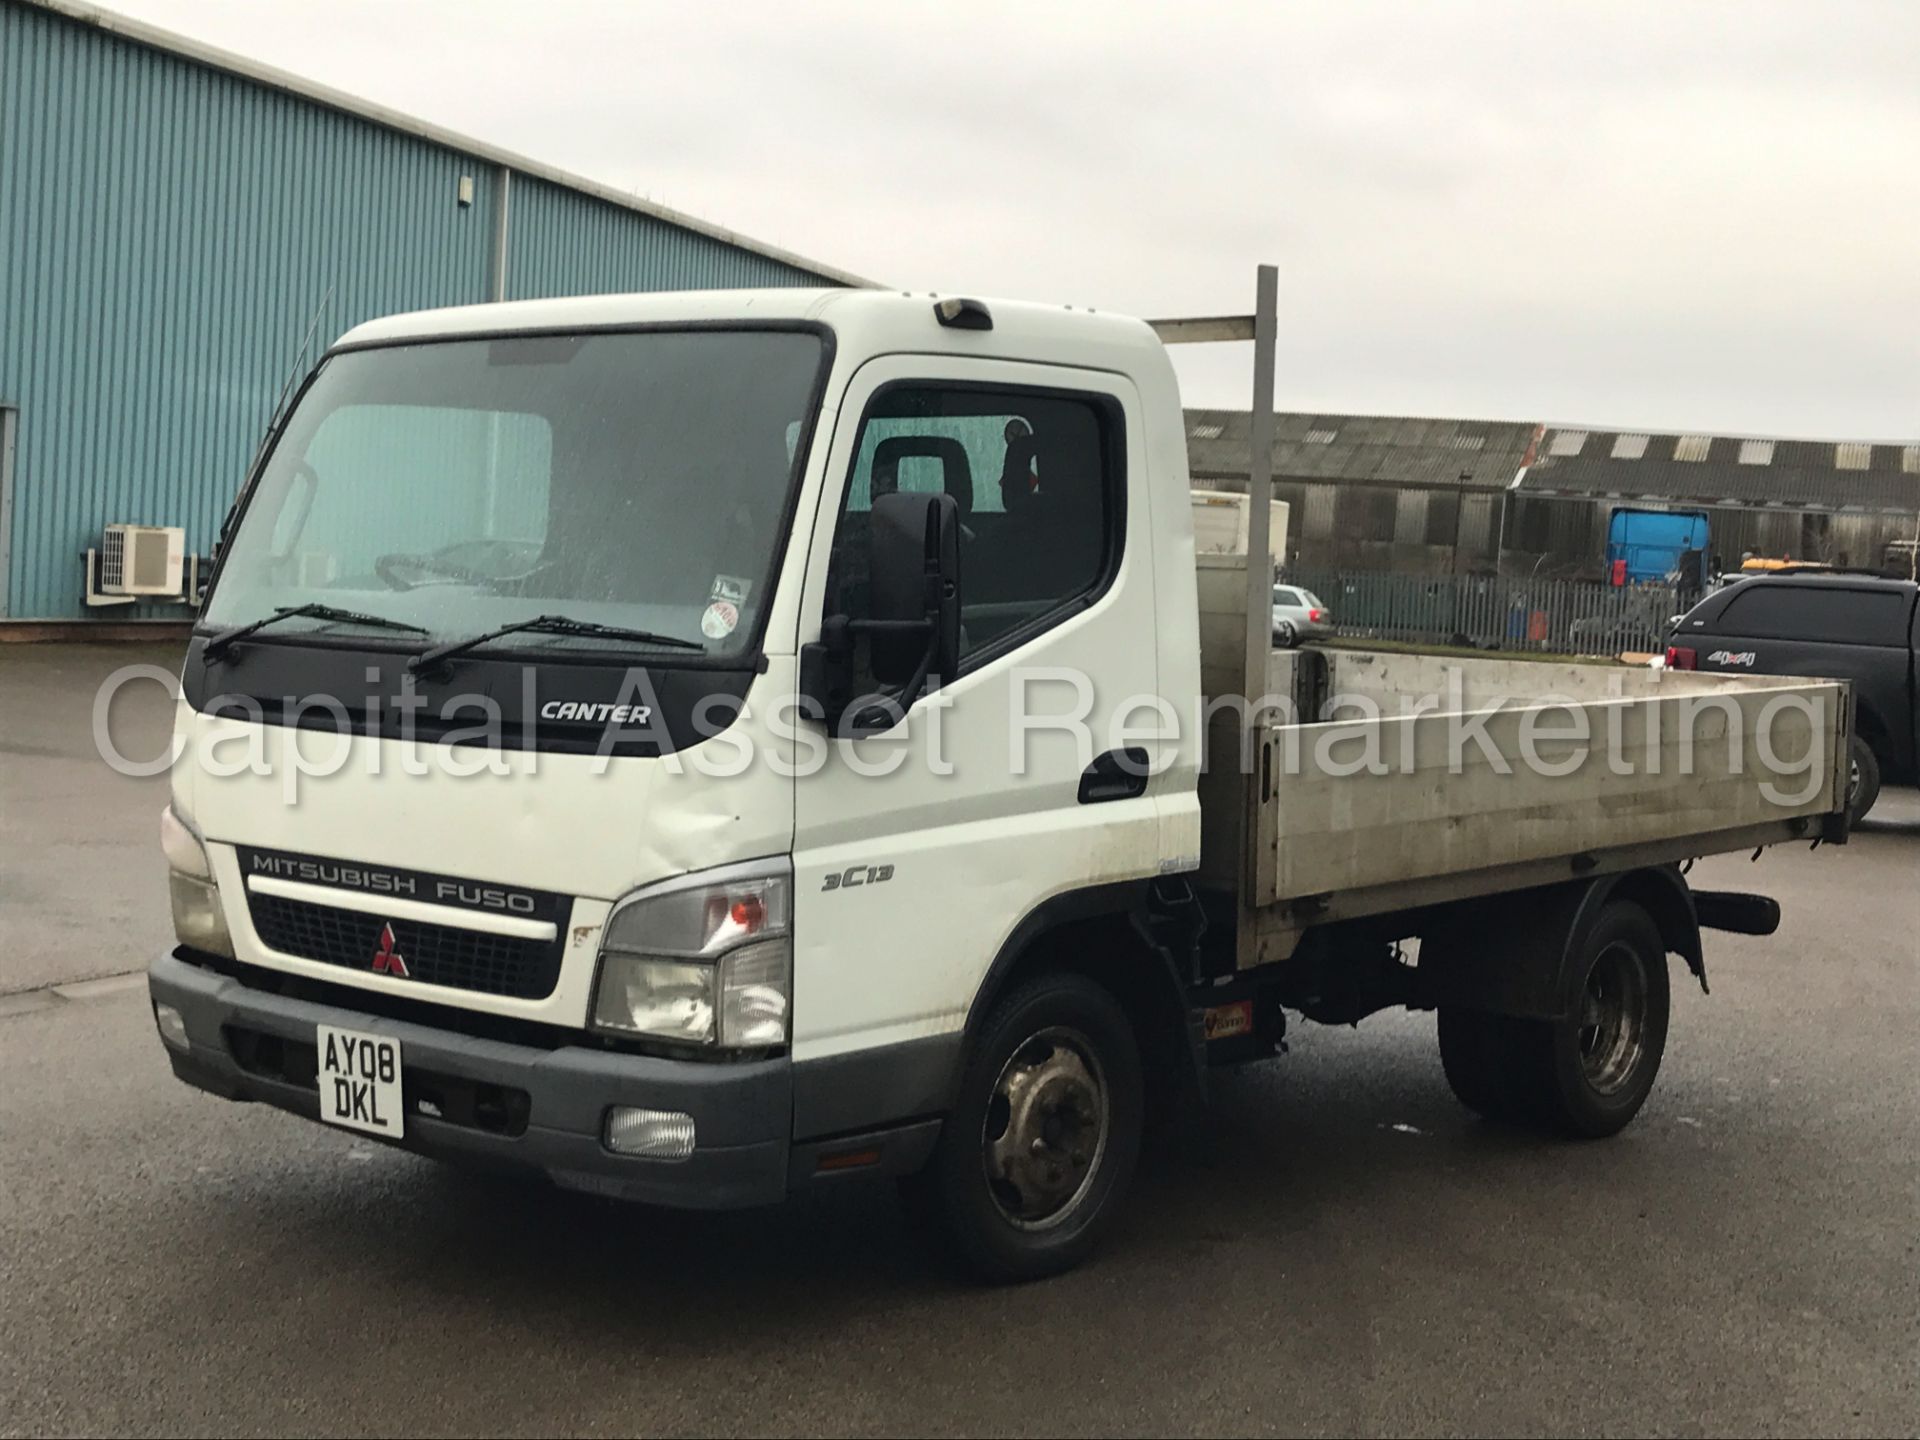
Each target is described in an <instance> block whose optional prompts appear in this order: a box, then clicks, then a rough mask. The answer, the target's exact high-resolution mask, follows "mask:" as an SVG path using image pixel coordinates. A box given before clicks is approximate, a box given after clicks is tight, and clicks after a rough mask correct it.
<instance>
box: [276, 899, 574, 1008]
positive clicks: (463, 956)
mask: <svg viewBox="0 0 1920 1440" xmlns="http://www.w3.org/2000/svg"><path fill="white" fill-rule="evenodd" d="M247 904H248V907H249V908H250V909H251V911H252V913H253V928H254V929H255V930H256V931H258V932H259V935H260V939H261V942H262V943H263V944H265V945H266V946H267V948H268V949H270V950H277V951H279V952H280V953H281V954H282V955H297V956H299V957H300V958H301V959H303V960H317V961H319V962H320V963H321V964H323V965H339V966H342V967H344V968H346V969H349V970H363V971H364V970H371V969H372V968H373V957H374V954H375V952H376V951H378V950H379V948H380V932H381V930H382V929H383V928H384V927H385V926H387V925H389V924H391V925H392V926H393V942H394V943H393V948H394V950H395V951H397V952H398V953H399V954H400V955H401V956H402V957H403V958H404V959H405V961H406V967H407V975H408V978H409V979H411V980H412V981H413V982H414V983H415V984H419V985H444V986H447V987H449V988H452V989H456V990H474V991H478V992H479V993H480V994H483V995H505V996H510V997H511V998H513V999H515V1000H544V999H545V998H546V997H547V996H549V995H551V994H552V993H553V987H554V986H555V985H557V984H558V983H559V981H560V955H561V947H560V942H559V940H558V939H554V940H523V939H519V938H517V937H514V936H510V935H489V934H487V933H485V932H484V931H480V930H464V929H461V928H459V927H457V926H452V925H431V924H425V923H422V922H418V921H413V920H392V921H389V920H385V919H383V918H382V917H380V916H378V915H367V914H363V913H361V912H359V911H355V910H341V909H338V908H336V907H335V906H332V905H314V904H310V903H308V902H307V901H304V900H288V899H284V898H282V897H281V896H278V895H261V894H256V893H249V894H248V896H247Z"/></svg>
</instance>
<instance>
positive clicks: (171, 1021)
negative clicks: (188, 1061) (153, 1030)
mask: <svg viewBox="0 0 1920 1440" xmlns="http://www.w3.org/2000/svg"><path fill="white" fill-rule="evenodd" d="M153 1023H154V1024H155V1025H158V1026H159V1027H160V1038H161V1039H162V1040H164V1041H166V1042H167V1044H169V1045H171V1046H172V1047H173V1048H174V1049H176V1050H190V1049H192V1048H193V1047H192V1046H191V1045H189V1044H188V1043H187V1017H186V1016H184V1015H182V1014H181V1013H180V1012H179V1011H178V1010H176V1009H174V1008H173V1006H171V1005H156V1006H154V1007H153Z"/></svg>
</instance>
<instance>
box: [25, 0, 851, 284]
mask: <svg viewBox="0 0 1920 1440" xmlns="http://www.w3.org/2000/svg"><path fill="white" fill-rule="evenodd" d="M28 3H30V4H32V5H35V6H38V7H39V8H40V9H42V10H47V11H50V12H52V13H53V14H56V15H63V16H65V17H66V18H67V19H69V20H75V21H78V22H79V23H81V24H83V25H91V26H94V27H95V28H96V29H99V30H103V31H106V32H107V33H109V34H112V35H117V36H119V37H120V38H121V39H123V40H130V41H132V42H133V43H135V44H138V45H145V46H147V47H149V48H150V49H154V50H162V51H165V52H167V53H168V54H171V55H176V56H178V57H180V58H181V59H183V60H188V61H191V62H192V63H194V64H196V65H204V66H206V67H208V68H209V69H213V70H221V71H225V72H226V73H228V74H230V75H236V76H239V77H240V78H242V79H244V80H248V81H251V82H252V83H254V84H256V85H263V86H266V87H267V88H269V89H273V90H279V91H282V92H284V93H285V94H288V95H293V96H296V97H298V98H300V99H302V100H307V101H311V102H312V103H313V104H316V105H324V106H326V107H327V108H328V109H330V110H337V111H340V112H342V113H344V114H347V115H352V116H355V117H357V118H359V119H362V120H365V121H367V122H369V123H370V124H374V125H379V126H383V127H384V128H386V129H389V130H396V131H399V132H401V133H402V134H406V135H411V136H414V137H416V138H418V139H421V140H426V141H428V142H430V143H432V144H435V145H441V146H444V147H445V148H447V149H449V150H454V151H458V152H459V153H460V154H462V155H470V156H472V157H473V158H474V159H476V160H479V161H483V162H485V163H487V164H490V165H500V166H504V167H506V168H507V169H509V170H511V171H513V172H514V173H515V174H518V175H528V176H532V177H533V178H535V179H539V180H545V181H547V182H548V183H550V184H553V185H558V186H561V187H562V188H564V189H567V190H572V191H575V192H577V193H579V194H582V195H588V196H591V197H593V198H594V199H596V200H602V201H605V202H606V203H607V204H609V205H617V206H619V207H620V208H622V209H624V210H632V211H635V212H637V213H639V214H641V215H646V216H649V217H651V218H653V219H655V220H660V221H664V222H665V223H667V224H669V225H675V226H678V227H679V228H680V229H683V230H689V231H692V232H693V233H695V234H698V235H705V236H707V237H708V238H710V239H713V240H718V241H720V242H721V243H723V244H726V245H731V246H733V247H735V248H736V249H740V250H745V251H748V252H749V253H751V254H755V255H760V256H763V257H765V258H766V259H769V260H776V261H778V262H780V263H781V264H783V265H791V266H793V267H795V268H796V269H800V270H805V271H808V272H810V273H812V274H814V275H818V276H819V277H820V278H821V279H823V280H829V281H833V282H835V283H838V284H841V285H858V286H869V285H872V284H874V282H873V281H871V280H867V279H864V278H862V277H861V276H858V275H854V274H851V273H849V272H848V271H845V270H841V269H839V268H838V267H837V266H833V265H823V264H821V263H820V262H819V261H817V260H809V259H807V258H806V257H805V256H804V255H796V254H794V253H793V252H792V251H790V250H783V249H781V248H780V247H779V246H777V245H769V244H766V243H765V242H764V241H760V240H755V239H752V238H751V237H749V236H746V235H742V234H739V233H738V232H737V231H733V230H728V229H726V228H725V227H723V226H720V225H715V224H712V223H711V222H709V221H706V220H701V219H698V218H696V217H694V216H692V215H687V214H684V213H682V212H681V211H678V210H674V209H671V208H669V207H668V206H665V205H656V204H654V203H653V202H652V201H650V200H642V199H641V198H640V197H639V196H637V195H630V194H628V193H627V192H625V191H623V190H616V189H614V188H613V187H612V186H610V185H602V184H600V183H599V182H598V181H595V180H589V179H587V178H586V177H585V176H583V175H576V174H573V173H572V172H571V171H567V170H562V169H560V168H559V167H558V166H555V165H548V164H546V163H544V162H542V161H539V160H534V159H531V158H529V157H527V156H525V155H519V154H516V153H514V152H513V151H511V150H504V149H502V148H501V147H499V146H498V145H489V144H488V143H486V142H485V141H483V140H476V139H474V138H473V137H472V136H470V135H462V134H459V133H457V132H456V131H452V130H447V129H443V128H442V127H440V126H438V125H432V124H429V123H428V122H427V121H425V120H420V119H416V118H415V117H414V116H411V115H406V114H403V113H401V112H400V111H398V110H390V109H388V108H387V107H386V106H384V105H377V104H375V103H374V102H373V101H371V100H363V99H361V98H360V97H359V96H357V95H350V94H348V93H347V92H345V91H344V90H335V89H334V88H333V87H331V86H329V85H321V84H319V83H317V82H316V81H313V80H308V79H306V78H304V77H303V76H299V75H295V74H292V73H290V72H289V71H286V70H280V69H276V68H275V67H274V66H271V65H265V64H262V63H261V62H260V61H258V60H252V59H249V58H248V57H246V56H244V55H239V54H236V53H234V52H233V51H231V50H222V49H220V48H219V47H217V46H214V45H207V44H204V43H202V42H201V41H198V40H194V39H191V38H189V37H188V36H185V35H180V34H177V33H175V32H174V31H171V30H163V29H161V28H160V27H159V26H157V25H148V24H146V23H145V22H144V21H140V20H135V19H133V18H131V17H130V16H126V15H120V14H117V13H115V12H114V11H112V10H105V9H102V8H101V7H100V6H98V5H89V4H84V3H81V0H28Z"/></svg>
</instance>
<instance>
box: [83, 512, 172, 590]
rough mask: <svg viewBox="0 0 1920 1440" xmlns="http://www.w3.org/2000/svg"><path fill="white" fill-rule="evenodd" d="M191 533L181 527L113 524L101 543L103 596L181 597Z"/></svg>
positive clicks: (101, 585) (101, 584)
mask: <svg viewBox="0 0 1920 1440" xmlns="http://www.w3.org/2000/svg"><path fill="white" fill-rule="evenodd" d="M186 551H187V532H186V531H185V530H183V529H181V528H180V527H179V526H177V525H109V526H107V529H106V534H105V536H104V537H103V538H102V540H101V542H100V593H101V594H103V595H171V596H178V595H179V594H180V575H181V571H182V569H183V568H184V566H185V564H186Z"/></svg>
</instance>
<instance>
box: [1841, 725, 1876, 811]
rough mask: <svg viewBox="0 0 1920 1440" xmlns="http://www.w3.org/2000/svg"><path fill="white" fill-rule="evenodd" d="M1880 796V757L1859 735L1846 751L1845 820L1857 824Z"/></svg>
mask: <svg viewBox="0 0 1920 1440" xmlns="http://www.w3.org/2000/svg"><path fill="white" fill-rule="evenodd" d="M1879 798H1880V757H1879V756H1878V755H1876V754H1874V753H1873V747H1872V746H1871V745H1869V744H1868V743H1867V742H1866V741H1865V740H1863V739H1861V738H1860V736H1858V735H1855V736H1854V737H1853V741H1852V745H1851V748H1850V749H1849V750H1848V753H1847V822H1848V824H1850V825H1857V824H1859V823H1860V820H1861V818H1862V817H1863V816H1864V815H1865V814H1866V813H1867V812H1868V811H1869V810H1871V809H1873V804H1874V801H1876V800H1878V799H1879Z"/></svg>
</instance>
